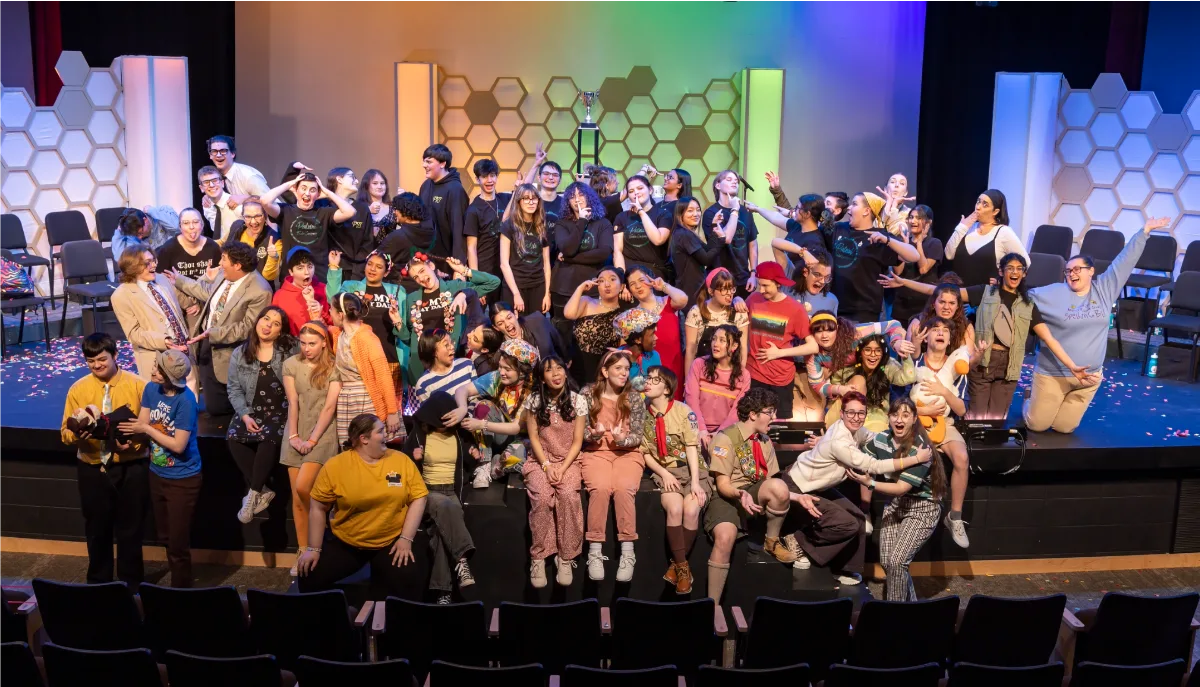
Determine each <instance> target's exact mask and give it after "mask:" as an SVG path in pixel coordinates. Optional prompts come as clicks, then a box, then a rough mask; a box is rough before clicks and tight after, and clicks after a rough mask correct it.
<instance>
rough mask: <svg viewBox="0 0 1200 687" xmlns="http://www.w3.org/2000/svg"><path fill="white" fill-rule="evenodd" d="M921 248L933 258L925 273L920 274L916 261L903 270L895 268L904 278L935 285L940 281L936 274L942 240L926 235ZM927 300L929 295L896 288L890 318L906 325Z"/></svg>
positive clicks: (939, 263)
mask: <svg viewBox="0 0 1200 687" xmlns="http://www.w3.org/2000/svg"><path fill="white" fill-rule="evenodd" d="M921 250H922V252H924V253H925V257H926V258H929V259H930V260H934V261H936V262H934V264H933V267H931V268H929V271H928V272H926V273H925V274H921V270H920V268H919V266H918V265H917V263H915V262H914V263H912V264H911V265H909V264H905V266H904V269H903V270H896V274H899V275H900V276H901V277H904V278H905V279H912V280H914V281H918V282H920V283H922V284H932V285H934V286H936V285H937V284H938V283H939V282H940V281H941V279H940V277H939V276H938V267H939V266H940V265H941V262H942V257H943V256H944V252H943V250H942V242H941V241H939V240H937V239H936V238H934V237H932V236H928V235H927V236H926V237H925V239H924V240H923V241H921ZM928 300H929V296H926V295H925V294H923V293H920V292H918V291H913V290H912V289H897V290H896V300H895V301H894V302H893V303H892V319H894V320H899V321H900V324H903V325H905V326H908V321H909V320H911V319H912V318H913V317H914V316H916V315H917V314H919V313H920V312H921V311H922V310H924V309H925V302H926V301H928Z"/></svg>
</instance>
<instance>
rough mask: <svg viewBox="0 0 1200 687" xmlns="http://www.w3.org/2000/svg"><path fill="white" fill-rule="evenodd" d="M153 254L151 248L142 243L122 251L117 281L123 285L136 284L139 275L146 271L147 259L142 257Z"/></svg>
mask: <svg viewBox="0 0 1200 687" xmlns="http://www.w3.org/2000/svg"><path fill="white" fill-rule="evenodd" d="M153 252H154V251H152V250H150V246H148V245H146V244H144V243H142V242H140V241H139V242H137V243H134V244H132V245H130V246H129V247H128V248H126V249H125V250H123V251H121V257H120V259H118V260H117V281H119V282H121V283H122V284H132V283H134V282H136V281H137V278H138V275H139V274H141V273H142V270H144V269H146V259H145V258H143V257H142V256H143V255H144V254H145V253H153Z"/></svg>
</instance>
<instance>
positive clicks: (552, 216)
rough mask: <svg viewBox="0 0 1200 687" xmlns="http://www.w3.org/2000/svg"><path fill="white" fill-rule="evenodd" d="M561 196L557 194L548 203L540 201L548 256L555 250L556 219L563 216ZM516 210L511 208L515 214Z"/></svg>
mask: <svg viewBox="0 0 1200 687" xmlns="http://www.w3.org/2000/svg"><path fill="white" fill-rule="evenodd" d="M563 202H564V201H563V195H562V194H561V193H560V194H558V195H557V196H556V197H555V198H554V200H552V201H550V202H546V201H542V208H543V209H544V210H545V212H546V236H547V239H548V240H549V241H550V244H549V245H550V255H554V254H555V253H556V252H557V249H555V248H554V225H555V224H557V223H558V218H559V217H562V214H563ZM516 210H517V208H513V211H514V212H515V211H516Z"/></svg>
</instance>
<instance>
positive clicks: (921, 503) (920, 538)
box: [879, 494, 942, 601]
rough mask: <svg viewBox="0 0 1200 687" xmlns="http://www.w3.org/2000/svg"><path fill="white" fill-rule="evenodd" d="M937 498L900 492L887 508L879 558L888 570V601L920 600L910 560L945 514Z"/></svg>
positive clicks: (885, 596)
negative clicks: (917, 496) (914, 583)
mask: <svg viewBox="0 0 1200 687" xmlns="http://www.w3.org/2000/svg"><path fill="white" fill-rule="evenodd" d="M941 514H942V507H941V505H939V504H938V503H937V502H936V501H930V500H928V499H920V498H916V497H915V496H908V495H907V494H906V495H903V496H897V497H896V498H894V499H892V500H891V502H890V503H888V505H887V507H886V508H884V509H883V520H882V521H881V524H880V526H879V562H880V564H881V565H882V566H883V570H884V572H886V573H887V584H886V585H885V593H884V598H885V599H886V600H887V601H917V600H918V599H917V590H916V589H915V588H914V587H913V582H912V576H911V575H909V574H908V564H909V563H912V559H913V557H914V556H916V555H917V551H918V550H920V548H921V547H922V546H923V545H924V544H925V542H927V541H929V537H930V536H931V535H932V534H933V530H934V529H935V528H936V527H937V523H938V518H939V517H941Z"/></svg>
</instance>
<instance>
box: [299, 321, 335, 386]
mask: <svg viewBox="0 0 1200 687" xmlns="http://www.w3.org/2000/svg"><path fill="white" fill-rule="evenodd" d="M305 334H315V335H317V336H319V337H321V338H322V339H323V340H324V341H325V350H324V352H322V353H321V356H320V357H319V358H317V360H316V361H315V362H314V363H313V370H312V373H311V374H310V375H309V377H308V380H309V383H310V384H312V386H313V388H314V389H326V388H328V387H329V377H330V375H331V374H332V373H333V366H334V356H335V353H334V350H333V335H332V334H330V333H329V328H328V327H326V326H325V323H324V322H321V321H319V320H313V321H311V322H305V323H304V326H302V327H300V333H299V334H298V336H297V337H296V338H299V337H301V336H304V335H305ZM298 355H301V356H303V355H304V354H303V353H300V354H298Z"/></svg>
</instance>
